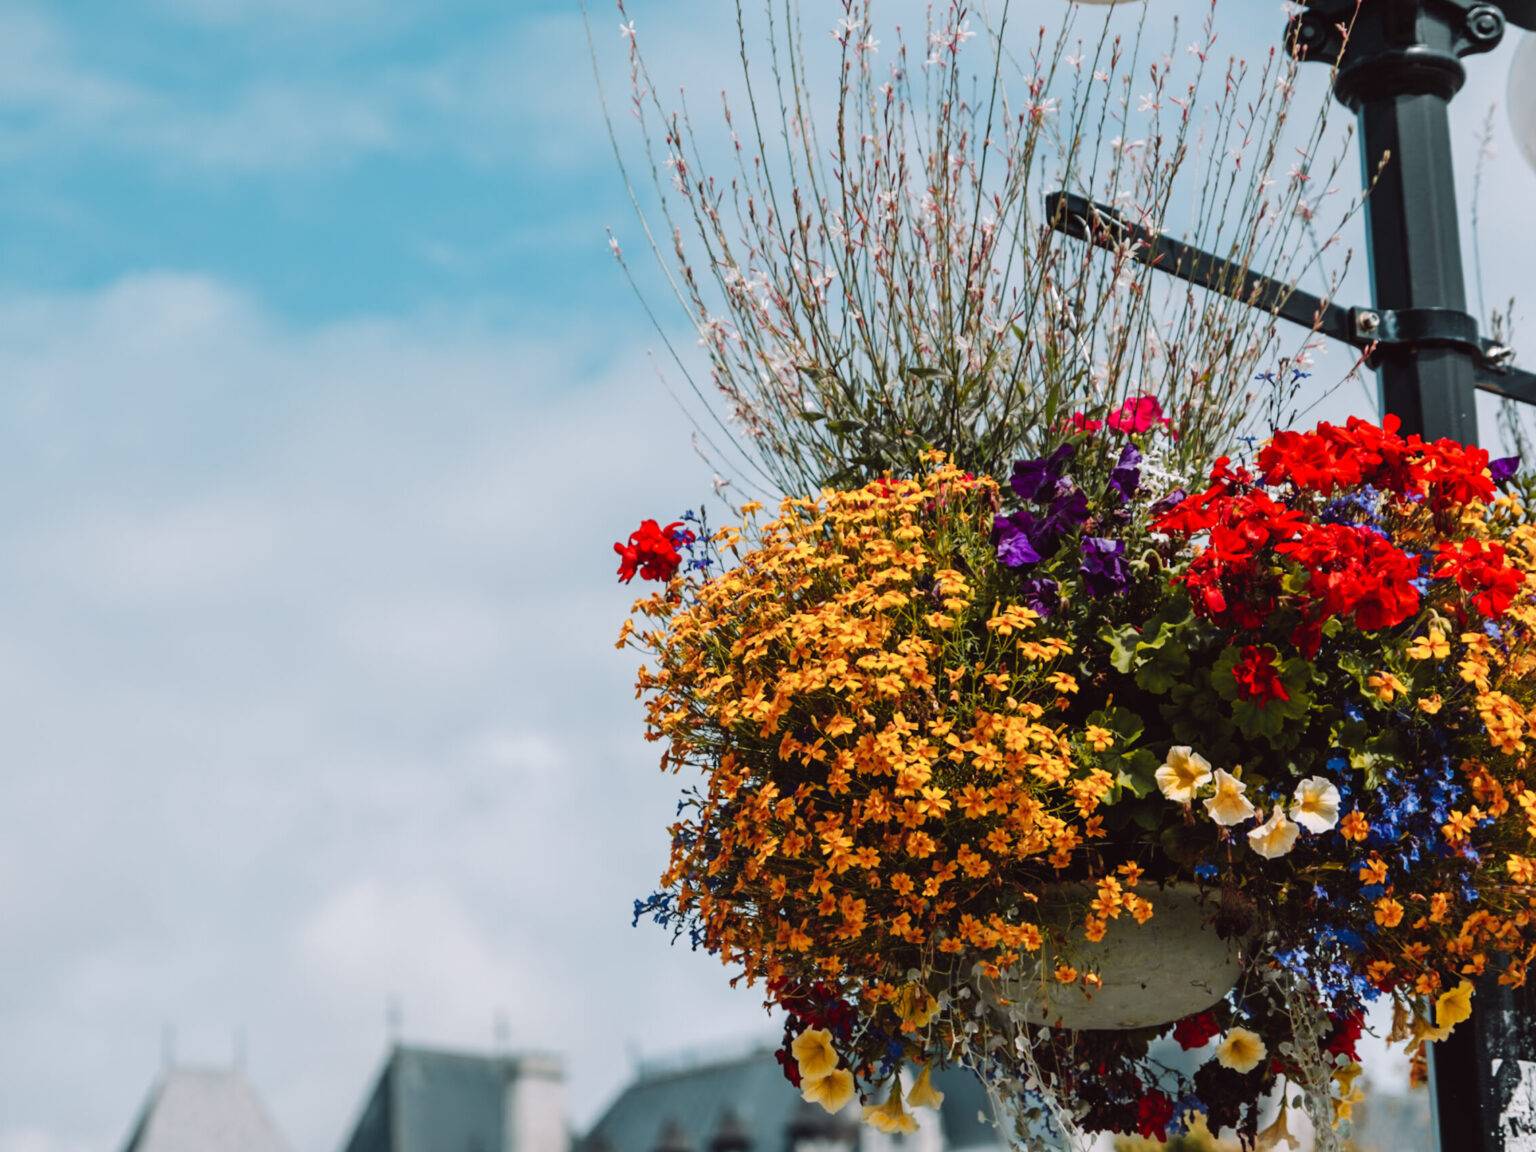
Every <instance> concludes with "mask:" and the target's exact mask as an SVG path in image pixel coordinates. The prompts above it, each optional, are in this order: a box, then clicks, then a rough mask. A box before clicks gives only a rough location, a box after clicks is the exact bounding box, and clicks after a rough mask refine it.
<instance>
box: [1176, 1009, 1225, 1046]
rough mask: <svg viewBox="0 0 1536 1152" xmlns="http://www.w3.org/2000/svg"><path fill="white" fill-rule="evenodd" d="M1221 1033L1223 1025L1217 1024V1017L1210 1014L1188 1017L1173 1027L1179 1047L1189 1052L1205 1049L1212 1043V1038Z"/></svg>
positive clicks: (1202, 1013) (1198, 1013) (1197, 1014)
mask: <svg viewBox="0 0 1536 1152" xmlns="http://www.w3.org/2000/svg"><path fill="white" fill-rule="evenodd" d="M1220 1031H1221V1025H1220V1024H1218V1023H1216V1017H1215V1016H1214V1015H1213V1014H1212V1013H1210V1012H1197V1013H1195V1014H1194V1015H1193V1016H1186V1017H1184V1019H1182V1020H1180V1021H1179V1022H1178V1023H1177V1024H1175V1025H1174V1026H1173V1038H1174V1039H1175V1040H1177V1041H1178V1042H1179V1047H1180V1048H1182V1049H1184V1051H1186V1052H1189V1051H1191V1050H1193V1049H1195V1048H1204V1047H1205V1046H1206V1045H1207V1044H1209V1043H1210V1042H1211V1038H1212V1037H1213V1036H1215V1035H1216V1033H1218V1032H1220Z"/></svg>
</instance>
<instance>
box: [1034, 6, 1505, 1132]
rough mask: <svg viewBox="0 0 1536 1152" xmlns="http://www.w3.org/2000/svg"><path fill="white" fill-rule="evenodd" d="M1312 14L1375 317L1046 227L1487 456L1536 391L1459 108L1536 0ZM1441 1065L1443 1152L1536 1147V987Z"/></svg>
mask: <svg viewBox="0 0 1536 1152" xmlns="http://www.w3.org/2000/svg"><path fill="white" fill-rule="evenodd" d="M1077 2H1089V3H1116V2H1123V0H1077ZM1302 3H1303V8H1302V10H1301V11H1300V12H1298V13H1297V14H1296V15H1295V17H1294V18H1293V19H1292V20H1291V23H1290V28H1289V35H1288V39H1287V43H1288V45H1289V47H1290V50H1291V52H1292V53H1293V54H1294V55H1295V56H1297V57H1298V58H1299V59H1303V60H1313V61H1319V62H1322V63H1326V64H1330V65H1336V66H1337V74H1336V76H1335V79H1334V95H1335V96H1337V97H1338V99H1339V100H1340V101H1341V102H1342V103H1343V104H1345V105H1346V106H1347V107H1349V108H1350V109H1351V110H1352V111H1353V112H1354V113H1355V114H1356V116H1357V117H1358V118H1359V124H1360V137H1361V149H1362V159H1363V161H1364V167H1365V181H1366V185H1367V187H1368V188H1369V189H1370V195H1369V196H1368V198H1367V203H1366V231H1367V236H1368V247H1369V251H1368V256H1369V261H1370V270H1371V288H1372V303H1371V305H1370V306H1369V307H1363V308H1347V307H1344V306H1342V305H1339V304H1338V303H1336V302H1334V301H1331V300H1323V299H1320V298H1319V297H1316V296H1313V295H1311V294H1309V293H1307V292H1304V291H1301V290H1299V289H1297V288H1296V287H1295V286H1294V285H1288V284H1282V283H1279V282H1276V281H1272V280H1269V279H1266V278H1264V277H1262V276H1254V275H1252V274H1251V273H1248V272H1247V271H1246V270H1244V269H1240V268H1236V267H1235V266H1233V265H1232V264H1231V263H1229V262H1228V261H1225V260H1223V259H1221V258H1220V257H1217V256H1214V255H1211V254H1210V253H1206V252H1202V251H1200V250H1198V249H1196V248H1192V247H1190V246H1189V245H1187V244H1184V243H1182V242H1180V241H1178V240H1175V239H1171V238H1169V237H1167V236H1164V235H1162V234H1160V233H1156V232H1152V231H1149V230H1148V229H1146V228H1144V227H1142V226H1141V225H1139V224H1137V223H1134V222H1132V221H1129V220H1127V219H1126V218H1124V217H1122V216H1120V215H1118V214H1117V213H1116V212H1115V211H1114V210H1113V209H1112V208H1109V207H1106V206H1104V205H1101V204H1095V203H1092V202H1091V201H1089V200H1087V199H1085V198H1084V197H1082V196H1079V195H1074V194H1071V193H1067V192H1059V193H1056V194H1053V195H1052V196H1050V197H1048V198H1047V204H1046V211H1047V215H1048V217H1049V219H1050V221H1051V225H1052V227H1054V228H1056V229H1058V230H1059V231H1062V232H1064V233H1066V234H1068V235H1071V236H1076V237H1078V238H1080V239H1083V240H1086V241H1088V242H1090V243H1092V244H1095V245H1098V246H1100V247H1104V248H1110V249H1115V250H1118V251H1125V250H1126V249H1125V242H1126V241H1127V240H1132V241H1135V243H1134V244H1133V245H1131V246H1130V248H1131V250H1132V251H1133V252H1136V253H1137V254H1138V255H1136V256H1135V257H1134V258H1135V259H1139V260H1140V261H1141V262H1143V263H1145V264H1148V265H1150V266H1152V267H1155V268H1158V269H1160V270H1162V271H1164V272H1167V273H1168V274H1169V275H1172V276H1176V277H1178V278H1180V279H1183V280H1186V281H1188V282H1190V283H1192V284H1196V285H1198V286H1200V287H1202V288H1205V289H1208V290H1210V291H1213V292H1220V293H1226V294H1231V295H1240V296H1241V297H1242V298H1243V299H1246V300H1248V301H1250V302H1251V303H1253V304H1254V306H1255V307H1259V308H1262V309H1264V310H1266V311H1269V312H1272V313H1273V314H1275V315H1276V316H1280V317H1283V318H1285V319H1288V320H1292V321H1294V322H1296V323H1298V324H1301V325H1303V326H1305V327H1310V328H1312V329H1313V330H1314V331H1317V332H1319V333H1321V334H1323V335H1325V336H1328V337H1330V338H1332V339H1335V340H1341V341H1343V342H1345V343H1347V344H1351V345H1353V346H1354V347H1356V348H1359V349H1361V350H1362V351H1363V352H1364V353H1365V354H1366V355H1367V356H1368V357H1369V359H1370V361H1371V363H1372V364H1373V365H1374V366H1375V367H1376V369H1377V372H1378V377H1379V381H1380V397H1381V407H1382V410H1383V411H1384V412H1388V413H1392V414H1394V415H1396V416H1397V417H1399V418H1400V419H1401V420H1402V427H1403V431H1404V432H1405V433H1414V432H1417V433H1419V434H1421V435H1423V436H1425V437H1427V438H1429V439H1439V438H1441V437H1449V438H1453V439H1456V440H1459V441H1462V442H1463V443H1468V444H1471V443H1475V442H1476V441H1477V408H1476V399H1477V392H1478V390H1482V391H1485V392H1490V393H1493V394H1494V395H1498V396H1502V397H1504V398H1506V399H1511V400H1518V401H1522V402H1524V403H1527V404H1536V375H1533V374H1531V373H1529V372H1524V371H1521V370H1519V369H1516V368H1515V367H1513V359H1514V355H1513V352H1512V351H1511V350H1510V349H1509V348H1506V347H1503V346H1501V345H1500V344H1498V343H1496V342H1494V341H1493V340H1491V339H1489V338H1487V337H1486V336H1484V335H1483V334H1482V332H1481V330H1480V326H1479V324H1478V321H1477V318H1476V317H1474V316H1472V315H1470V314H1469V313H1468V312H1467V285H1466V275H1465V271H1464V268H1463V264H1462V255H1461V218H1460V216H1459V215H1458V213H1457V211H1456V170H1455V164H1454V160H1453V155H1452V151H1451V123H1450V102H1451V100H1452V99H1453V98H1454V97H1455V96H1456V94H1457V93H1458V92H1459V91H1461V88H1462V86H1463V84H1465V83H1466V70H1465V68H1464V67H1463V65H1462V59H1463V58H1465V57H1468V56H1475V55H1479V54H1482V53H1485V52H1490V51H1492V50H1493V49H1494V48H1496V47H1498V45H1499V44H1500V42H1501V41H1502V40H1503V39H1504V34H1505V31H1506V29H1507V26H1508V25H1510V24H1514V25H1516V26H1518V27H1521V28H1525V29H1527V30H1536V0H1495V2H1492V3H1487V2H1481V0H1302ZM1526 48H1528V46H1526V47H1525V48H1523V49H1522V55H1521V56H1519V57H1517V61H1516V68H1517V70H1518V69H1519V68H1520V67H1521V63H1520V61H1521V60H1525V61H1527V63H1530V60H1531V56H1532V53H1531V52H1529V51H1527V50H1526ZM1510 91H1511V94H1512V99H1513V100H1516V101H1519V102H1522V103H1521V105H1520V107H1518V108H1514V107H1512V108H1511V114H1512V116H1514V117H1515V118H1516V128H1517V131H1522V132H1524V133H1525V136H1526V137H1528V139H1527V138H1522V146H1523V147H1526V148H1527V149H1528V150H1529V151H1530V152H1531V153H1532V154H1533V159H1536V99H1533V97H1532V93H1533V92H1536V78H1532V77H1529V76H1523V75H1522V74H1521V73H1520V72H1519V71H1517V72H1516V73H1515V75H1514V76H1513V77H1512V81H1511V88H1510ZM1522 125H1523V127H1522ZM1430 1049H1431V1051H1430V1058H1429V1070H1430V1079H1431V1089H1432V1101H1433V1110H1434V1119H1435V1130H1436V1132H1437V1136H1438V1143H1439V1148H1440V1152H1517V1150H1521V1149H1529V1148H1532V1147H1536V989H1519V990H1515V989H1510V988H1506V987H1502V986H1500V985H1499V984H1498V982H1497V981H1496V980H1495V979H1493V978H1491V977H1490V978H1484V979H1482V980H1481V981H1479V986H1478V992H1477V996H1476V997H1475V999H1474V1002H1473V1014H1472V1018H1471V1020H1470V1021H1468V1022H1467V1023H1465V1024H1463V1025H1462V1026H1461V1027H1459V1028H1457V1029H1456V1030H1455V1031H1454V1032H1453V1033H1452V1034H1451V1036H1450V1037H1449V1039H1447V1040H1444V1041H1441V1042H1440V1043H1438V1044H1433V1045H1431V1046H1430ZM1527 1069H1530V1071H1531V1077H1532V1079H1531V1082H1530V1083H1527V1082H1526V1070H1527ZM1517 1098H1518V1100H1519V1103H1518V1104H1515V1101H1516V1100H1517ZM1512 1104H1514V1105H1515V1106H1513V1107H1512ZM1510 1138H1513V1140H1511V1139H1510Z"/></svg>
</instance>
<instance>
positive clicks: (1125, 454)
mask: <svg viewBox="0 0 1536 1152" xmlns="http://www.w3.org/2000/svg"><path fill="white" fill-rule="evenodd" d="M1140 487H1141V453H1140V452H1138V451H1137V450H1136V445H1134V444H1127V445H1126V446H1125V447H1124V448H1123V449H1122V450H1121V452H1120V462H1119V463H1118V464H1116V465H1115V467H1114V471H1112V472H1111V473H1110V474H1109V488H1110V491H1112V492H1115V493H1117V494H1118V495H1119V497H1120V499H1121V501H1122V502H1123V501H1126V500H1129V499H1130V498H1131V497H1132V496H1134V495H1136V490H1137V489H1138V488H1140Z"/></svg>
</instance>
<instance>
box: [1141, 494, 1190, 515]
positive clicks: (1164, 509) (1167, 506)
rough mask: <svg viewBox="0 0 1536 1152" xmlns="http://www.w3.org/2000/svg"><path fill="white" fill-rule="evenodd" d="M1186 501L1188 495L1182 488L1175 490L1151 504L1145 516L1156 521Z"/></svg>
mask: <svg viewBox="0 0 1536 1152" xmlns="http://www.w3.org/2000/svg"><path fill="white" fill-rule="evenodd" d="M1188 499H1189V493H1187V492H1185V491H1184V489H1182V488H1175V489H1174V490H1173V491H1172V492H1170V493H1168V495H1166V496H1164V497H1163V498H1162V499H1161V500H1158V501H1156V502H1155V503H1153V505H1152V506H1151V507H1150V508H1148V509H1147V514H1148V515H1149V516H1151V517H1152V519H1154V520H1156V519H1157V518H1158V517H1159V516H1162V515H1164V514H1166V513H1168V512H1172V511H1173V510H1174V509H1175V508H1177V507H1178V506H1179V505H1180V504H1182V503H1184V501H1186V500H1188Z"/></svg>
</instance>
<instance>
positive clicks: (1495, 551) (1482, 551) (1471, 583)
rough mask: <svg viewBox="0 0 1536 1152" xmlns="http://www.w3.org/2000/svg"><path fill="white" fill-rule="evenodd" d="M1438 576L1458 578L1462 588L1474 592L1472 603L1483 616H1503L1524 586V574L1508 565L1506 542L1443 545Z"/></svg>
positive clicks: (1436, 570) (1437, 570)
mask: <svg viewBox="0 0 1536 1152" xmlns="http://www.w3.org/2000/svg"><path fill="white" fill-rule="evenodd" d="M1436 559H1437V560H1438V561H1439V563H1438V564H1437V565H1436V567H1435V576H1436V577H1437V578H1438V579H1441V580H1447V579H1451V580H1455V581H1456V584H1457V586H1458V587H1459V588H1461V589H1462V590H1463V591H1466V592H1475V593H1476V595H1475V596H1473V597H1472V606H1473V607H1474V608H1476V609H1477V610H1478V611H1479V612H1481V613H1482V614H1483V615H1484V616H1500V615H1503V613H1504V612H1505V610H1506V609H1508V607H1509V605H1510V603H1511V602H1512V601H1513V600H1514V598H1515V595H1516V594H1517V593H1518V592H1519V591H1520V589H1521V588H1523V587H1524V586H1525V577H1523V576H1522V575H1521V574H1520V573H1519V572H1517V571H1515V569H1513V568H1511V567H1510V566H1509V558H1508V556H1507V555H1506V554H1505V552H1504V545H1502V544H1499V543H1497V542H1493V543H1488V544H1485V543H1483V542H1482V541H1481V540H1463V541H1462V543H1461V547H1460V548H1457V547H1456V545H1454V544H1442V545H1440V549H1439V555H1438V556H1437V557H1436Z"/></svg>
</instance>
